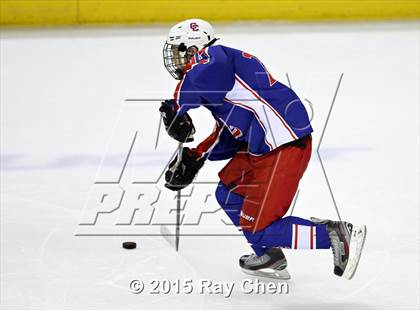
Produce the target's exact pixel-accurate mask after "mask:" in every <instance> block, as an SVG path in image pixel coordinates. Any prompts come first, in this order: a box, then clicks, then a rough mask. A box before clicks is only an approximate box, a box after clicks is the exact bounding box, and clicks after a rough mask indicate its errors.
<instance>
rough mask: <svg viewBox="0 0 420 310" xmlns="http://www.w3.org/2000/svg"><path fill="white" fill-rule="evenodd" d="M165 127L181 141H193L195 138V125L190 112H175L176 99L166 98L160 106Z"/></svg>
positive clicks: (172, 135)
mask: <svg viewBox="0 0 420 310" xmlns="http://www.w3.org/2000/svg"><path fill="white" fill-rule="evenodd" d="M159 111H160V114H161V115H162V119H163V123H164V124H165V129H166V131H167V132H168V134H169V136H171V137H172V138H174V139H175V140H177V141H179V142H191V141H193V140H194V133H195V127H194V125H193V122H192V119H191V117H190V116H189V115H188V113H185V114H184V115H181V116H180V115H178V114H177V113H176V112H175V108H174V100H173V99H171V100H165V101H163V102H162V105H161V106H160V109H159Z"/></svg>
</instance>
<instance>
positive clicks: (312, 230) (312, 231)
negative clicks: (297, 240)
mask: <svg viewBox="0 0 420 310" xmlns="http://www.w3.org/2000/svg"><path fill="white" fill-rule="evenodd" d="M313 248H314V227H313V226H311V250H313Z"/></svg>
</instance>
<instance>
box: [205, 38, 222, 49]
mask: <svg viewBox="0 0 420 310" xmlns="http://www.w3.org/2000/svg"><path fill="white" fill-rule="evenodd" d="M217 40H219V38H214V39H213V40H211V41H210V42H209V43H207V44H206V45H204V47H203V48H206V47H209V46H210V45H212V44H214V43H216V41H217Z"/></svg>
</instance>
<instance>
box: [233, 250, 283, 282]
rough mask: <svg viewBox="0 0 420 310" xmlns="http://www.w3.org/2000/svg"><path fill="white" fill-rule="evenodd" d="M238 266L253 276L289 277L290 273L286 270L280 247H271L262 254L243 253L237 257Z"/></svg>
mask: <svg viewBox="0 0 420 310" xmlns="http://www.w3.org/2000/svg"><path fill="white" fill-rule="evenodd" d="M239 266H240V267H241V269H242V271H243V272H244V273H246V274H250V275H253V276H257V277H268V278H274V279H281V280H289V279H290V274H289V272H288V271H287V270H286V267H287V260H286V257H285V256H284V254H283V251H282V250H281V249H280V248H271V249H269V250H267V252H265V254H264V255H262V256H257V255H256V254H251V255H243V256H242V257H241V258H240V259H239Z"/></svg>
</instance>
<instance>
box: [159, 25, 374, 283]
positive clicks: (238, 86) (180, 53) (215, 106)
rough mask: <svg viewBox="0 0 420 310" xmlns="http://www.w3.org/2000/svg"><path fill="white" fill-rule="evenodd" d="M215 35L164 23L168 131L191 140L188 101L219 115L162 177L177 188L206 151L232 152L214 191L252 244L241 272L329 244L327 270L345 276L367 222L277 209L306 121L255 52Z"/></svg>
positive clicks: (305, 154)
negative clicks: (171, 85) (170, 83)
mask: <svg viewBox="0 0 420 310" xmlns="http://www.w3.org/2000/svg"><path fill="white" fill-rule="evenodd" d="M217 40H218V39H216V37H215V35H214V31H213V29H212V27H211V25H210V24H209V23H207V22H205V21H203V20H200V19H190V20H186V21H183V22H181V23H178V24H177V25H175V26H174V27H173V28H171V30H170V32H169V36H168V38H167V41H166V43H165V45H164V48H163V58H164V65H165V67H166V69H167V70H168V71H169V73H170V74H171V75H172V76H173V77H174V78H175V79H178V80H180V82H179V84H178V86H177V87H176V90H175V93H174V98H173V99H171V100H166V101H164V102H162V105H161V108H160V112H161V114H162V117H163V121H164V124H165V128H166V130H167V132H168V134H169V135H170V136H171V137H172V138H174V139H175V140H177V141H179V142H190V141H192V140H193V136H194V133H195V128H194V126H193V122H192V120H191V118H190V116H189V115H188V110H190V109H194V108H198V107H201V106H202V107H204V108H206V109H208V110H209V111H210V112H211V114H212V115H213V117H214V119H215V121H216V124H215V129H214V132H213V133H212V134H211V135H210V136H209V137H208V138H207V139H205V140H204V141H203V142H201V143H200V144H199V145H198V146H197V147H196V148H193V149H190V148H188V147H183V149H182V152H181V153H182V156H181V158H180V159H179V160H178V158H175V159H174V160H173V162H172V163H171V164H170V165H169V169H168V171H167V172H166V175H165V178H166V181H167V183H166V186H167V187H168V188H169V189H171V190H179V189H182V188H184V187H186V186H188V185H189V184H190V183H191V182H192V181H193V180H194V178H195V176H196V175H197V173H198V171H199V170H200V168H201V167H202V166H203V165H204V163H205V161H206V160H210V161H212V160H225V159H230V161H229V162H228V164H227V165H226V166H225V167H224V168H223V169H222V170H221V171H220V173H219V177H220V183H219V185H218V187H217V189H216V199H217V201H218V202H219V204H220V206H221V207H222V208H223V209H224V211H225V212H226V214H227V215H228V216H229V218H230V219H231V221H232V222H233V223H234V224H235V225H236V226H238V227H240V228H242V230H243V234H244V236H245V237H246V239H247V240H248V242H249V243H250V245H251V247H252V248H253V250H254V253H253V254H250V255H244V256H242V257H241V258H240V259H239V264H240V267H241V268H242V270H243V271H244V272H246V273H250V274H254V275H262V276H268V277H277V278H283V279H287V278H289V277H290V276H289V274H288V272H287V270H286V267H287V260H286V258H285V256H284V253H283V251H282V250H281V248H289V249H329V248H332V252H333V256H334V273H335V274H336V275H337V276H343V275H344V276H345V277H346V278H348V279H351V278H352V277H353V275H354V273H355V271H356V268H357V264H358V262H359V258H360V253H361V250H362V247H363V243H364V239H365V234H366V227H365V226H359V227H355V226H353V225H352V224H351V223H348V222H336V221H332V220H320V219H316V218H311V220H307V219H302V218H299V217H295V216H287V217H284V216H285V214H286V212H287V211H288V209H289V207H290V205H291V202H292V200H293V197H294V195H295V193H296V191H297V188H298V184H299V181H300V179H301V178H302V176H303V174H304V172H305V170H306V167H307V165H308V162H309V159H310V156H311V144H312V138H311V133H312V131H313V130H312V127H311V124H310V121H309V118H308V115H307V112H306V110H305V107H304V106H303V104H302V102H301V101H300V99H299V97H298V96H297V95H296V94H295V92H294V91H293V90H292V89H290V88H288V87H287V86H285V85H283V84H281V83H280V82H278V81H276V80H275V79H274V78H273V76H272V75H271V74H270V73H269V72H268V71H267V69H266V68H265V66H264V65H263V64H262V62H261V61H260V60H259V59H258V58H256V57H255V56H252V55H250V54H248V53H246V52H243V51H240V50H237V49H233V48H230V47H227V46H223V45H216V41H217ZM350 248H352V250H350Z"/></svg>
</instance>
